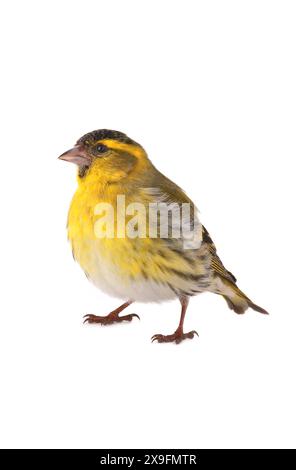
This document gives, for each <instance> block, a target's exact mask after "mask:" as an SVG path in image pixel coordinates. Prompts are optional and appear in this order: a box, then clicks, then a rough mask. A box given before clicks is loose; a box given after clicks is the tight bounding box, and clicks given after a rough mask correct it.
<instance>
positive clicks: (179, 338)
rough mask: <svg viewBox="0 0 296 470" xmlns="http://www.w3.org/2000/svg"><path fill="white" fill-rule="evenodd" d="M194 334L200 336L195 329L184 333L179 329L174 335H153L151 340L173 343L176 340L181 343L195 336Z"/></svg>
mask: <svg viewBox="0 0 296 470" xmlns="http://www.w3.org/2000/svg"><path fill="white" fill-rule="evenodd" d="M194 335H196V336H199V335H198V333H197V331H195V330H192V331H189V332H188V333H183V332H182V331H178V330H177V331H175V333H173V334H172V335H161V334H156V335H153V336H152V338H151V342H152V343H153V342H154V341H157V342H158V343H173V342H175V343H176V344H179V343H181V341H183V340H184V339H192V338H194Z"/></svg>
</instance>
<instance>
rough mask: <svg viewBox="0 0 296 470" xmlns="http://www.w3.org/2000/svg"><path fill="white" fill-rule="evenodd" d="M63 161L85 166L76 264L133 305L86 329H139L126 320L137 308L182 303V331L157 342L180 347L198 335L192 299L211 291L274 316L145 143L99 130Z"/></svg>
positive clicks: (74, 206) (232, 304) (72, 214)
mask: <svg viewBox="0 0 296 470" xmlns="http://www.w3.org/2000/svg"><path fill="white" fill-rule="evenodd" d="M59 158H60V159H62V160H66V161H68V162H73V163H75V164H76V165H78V177H77V179H78V188H77V191H76V193H75V194H74V197H73V200H72V203H71V206H70V210H69V215H68V238H69V241H70V243H71V245H72V251H73V256H74V258H75V260H76V261H77V262H78V263H79V264H80V266H81V267H82V269H83V270H84V272H85V274H86V276H87V277H88V279H89V280H91V281H92V282H93V283H94V284H95V285H96V286H97V287H98V288H100V289H101V290H103V291H104V292H106V293H108V294H110V295H112V296H115V297H118V298H121V299H122V300H125V303H123V304H122V305H121V306H120V307H118V308H117V309H115V310H113V311H112V312H111V313H109V315H107V316H97V315H86V316H85V322H88V323H99V324H103V325H107V324H111V323H115V322H121V321H131V320H132V318H133V317H134V316H136V317H138V316H137V315H135V314H130V315H124V316H119V314H120V312H122V311H123V310H124V309H125V308H126V307H128V306H129V305H130V304H131V303H132V302H135V301H139V302H163V301H166V300H171V299H175V298H178V299H179V300H180V302H181V318H180V322H179V326H178V328H177V329H176V331H175V332H174V333H173V334H170V335H163V334H156V335H154V336H153V337H152V341H154V340H155V341H158V342H174V341H175V342H176V343H180V342H181V341H182V340H184V339H186V338H193V337H194V335H195V334H196V335H197V333H196V331H190V332H188V333H185V332H184V331H183V323H184V318H185V314H186V309H187V306H188V303H189V299H190V297H191V296H194V295H197V294H199V293H202V292H207V291H209V292H213V293H215V294H219V295H221V296H223V297H224V299H225V300H226V302H227V304H228V307H229V308H230V309H232V310H234V311H235V312H236V313H244V312H245V310H246V309H247V308H248V307H251V308H252V309H254V310H256V311H257V312H260V313H264V314H267V312H266V310H264V309H263V308H261V307H259V306H258V305H256V304H254V303H253V302H252V301H251V300H250V299H249V298H248V297H247V296H246V295H245V294H244V293H243V292H242V291H241V290H240V289H239V288H238V287H237V285H236V279H235V277H234V276H233V274H231V272H229V271H228V270H227V269H226V268H225V267H224V265H223V264H222V262H221V260H220V258H219V257H218V255H217V252H216V247H215V245H214V243H213V241H212V239H211V238H210V235H209V233H208V232H207V230H206V229H205V228H204V227H203V226H202V225H201V224H200V223H199V221H198V218H197V215H196V209H195V206H194V204H193V202H192V201H191V200H190V199H189V198H188V196H187V195H186V194H185V193H184V192H183V191H182V189H180V188H179V187H178V186H177V185H176V184H175V183H173V182H172V181H170V180H169V179H168V178H167V177H166V176H164V175H163V174H161V173H160V172H159V171H158V170H157V169H156V168H155V167H154V166H153V164H152V163H151V161H150V160H149V158H148V156H147V153H146V152H145V150H144V149H143V147H142V146H141V145H139V144H138V143H137V142H135V141H134V140H132V139H130V138H129V137H128V136H127V135H125V134H123V133H122V132H118V131H112V130H107V129H101V130H96V131H93V132H89V133H88V134H86V135H84V136H83V137H81V138H80V139H79V140H78V141H77V143H76V145H75V146H74V147H73V148H72V149H71V150H69V151H67V152H65V153H63V154H62V155H61V156H60V157H59ZM185 208H186V209H187V219H186V218H185V217H184V221H183V218H182V220H181V215H180V214H181V212H182V211H183V210H184V213H185ZM188 208H189V212H188ZM178 209H180V210H179V211H178ZM182 214H183V212H182ZM188 214H189V216H188ZM153 215H154V217H152V216H153ZM182 217H183V215H182ZM151 220H152V222H151ZM138 318H139V317H138Z"/></svg>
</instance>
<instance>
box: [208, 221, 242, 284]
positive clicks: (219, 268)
mask: <svg viewBox="0 0 296 470" xmlns="http://www.w3.org/2000/svg"><path fill="white" fill-rule="evenodd" d="M202 238H203V243H206V244H207V248H208V250H209V252H210V253H211V255H212V261H211V267H212V269H213V271H214V272H215V273H217V274H219V275H220V276H222V277H224V278H226V279H229V280H230V281H232V282H236V278H235V277H234V275H233V274H232V273H231V272H230V271H228V270H227V269H226V268H225V266H224V265H223V263H222V261H221V260H220V258H219V256H218V255H217V249H216V246H215V244H214V242H213V240H212V239H211V237H210V235H209V232H208V231H207V229H206V228H205V227H204V226H203V231H202Z"/></svg>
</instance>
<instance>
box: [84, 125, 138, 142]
mask: <svg viewBox="0 0 296 470" xmlns="http://www.w3.org/2000/svg"><path fill="white" fill-rule="evenodd" d="M104 139H112V140H118V142H124V143H126V144H136V142H134V141H133V140H132V139H130V138H129V137H128V136H127V135H126V134H124V133H123V132H119V131H112V130H109V129H99V130H97V131H92V132H88V133H87V134H85V135H83V136H82V137H80V139H79V140H78V141H77V145H79V144H84V143H85V142H86V141H89V142H97V141H98V140H104Z"/></svg>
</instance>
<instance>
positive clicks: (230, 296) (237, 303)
mask: <svg viewBox="0 0 296 470" xmlns="http://www.w3.org/2000/svg"><path fill="white" fill-rule="evenodd" d="M223 285H224V286H225V289H222V292H220V293H221V295H223V297H224V299H225V300H226V302H227V305H228V307H229V308H230V309H231V310H234V311H235V313H245V311H246V310H247V309H248V308H249V307H250V308H252V309H253V310H256V312H260V313H264V314H265V315H268V312H267V311H266V310H265V309H264V308H262V307H259V305H256V304H254V302H252V300H250V299H249V298H248V297H247V296H246V295H245V294H244V293H243V292H242V291H241V290H240V289H239V288H238V287H237V285H236V284H234V283H233V282H231V281H229V280H227V279H223Z"/></svg>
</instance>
